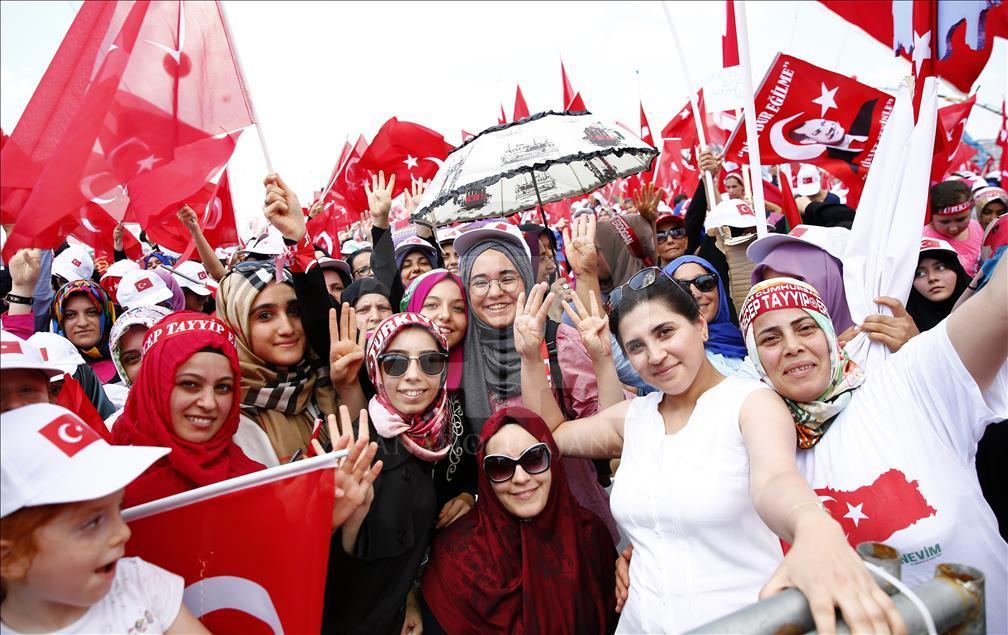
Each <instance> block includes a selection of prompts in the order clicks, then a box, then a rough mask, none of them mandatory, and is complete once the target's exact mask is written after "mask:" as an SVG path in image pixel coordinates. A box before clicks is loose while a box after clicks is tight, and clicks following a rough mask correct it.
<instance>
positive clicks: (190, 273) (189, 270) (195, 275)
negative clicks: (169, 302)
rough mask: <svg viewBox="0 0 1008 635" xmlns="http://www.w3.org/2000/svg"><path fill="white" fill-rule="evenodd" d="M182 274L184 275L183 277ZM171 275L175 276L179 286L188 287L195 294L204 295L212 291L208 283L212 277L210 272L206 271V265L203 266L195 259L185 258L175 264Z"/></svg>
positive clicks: (211, 281) (210, 282)
mask: <svg viewBox="0 0 1008 635" xmlns="http://www.w3.org/2000/svg"><path fill="white" fill-rule="evenodd" d="M176 272H177V273H176ZM179 274H181V275H179ZM182 276H185V277H184V278H183V277H182ZM172 277H173V278H175V282H177V283H179V286H180V287H182V288H183V289H189V290H190V291H192V292H193V293H195V294H196V295H204V296H206V295H210V294H211V293H213V292H212V291H211V290H210V285H211V284H212V283H213V279H212V278H211V277H210V274H208V273H207V270H206V267H204V266H203V263H200V262H196V261H195V260H186V261H185V262H183V263H181V264H178V265H175V271H173V272H172ZM190 278H191V279H190ZM193 280H199V283H198V284H197V283H195V282H193ZM214 286H216V285H214Z"/></svg>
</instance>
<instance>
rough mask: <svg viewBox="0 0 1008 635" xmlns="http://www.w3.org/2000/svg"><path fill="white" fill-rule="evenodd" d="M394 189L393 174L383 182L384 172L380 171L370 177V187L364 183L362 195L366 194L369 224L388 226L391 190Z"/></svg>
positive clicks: (390, 209)
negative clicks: (369, 212)
mask: <svg viewBox="0 0 1008 635" xmlns="http://www.w3.org/2000/svg"><path fill="white" fill-rule="evenodd" d="M393 188H395V174H393V175H392V176H390V177H389V180H388V183H386V182H385V172H383V171H380V172H378V174H376V175H374V176H372V177H371V185H370V187H369V186H368V184H367V183H364V193H365V194H367V201H368V209H369V210H370V211H371V222H372V223H374V226H375V227H385V228H388V226H389V212H391V211H392V190H393Z"/></svg>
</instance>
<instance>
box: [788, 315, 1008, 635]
mask: <svg viewBox="0 0 1008 635" xmlns="http://www.w3.org/2000/svg"><path fill="white" fill-rule="evenodd" d="M945 326H946V322H942V323H941V324H939V325H938V326H937V327H935V328H933V329H931V330H930V331H927V332H925V333H922V334H920V335H918V336H916V337H914V338H913V339H911V340H910V341H909V342H907V343H906V344H905V345H904V346H903V348H901V349H900V350H899V351H898V352H896V353H894V354H893V355H891V356H890V357H889V359H887V360H886V362H885V363H883V364H880V365H878V366H876V367H874V368H872V369H871V370H870V372H868V373H867V374H866V379H865V382H864V384H862V386H861V387H860V388H858V389H857V390H855V391H854V394H853V397H852V399H851V402H850V404H849V405H848V406H847V407H846V408H845V409H844V410H843V412H841V413H840V415H839V416H838V417H837V420H836V421H834V422H833V425H831V426H830V428H829V429H828V430H827V432H826V434H825V435H824V436H823V438H822V440H821V441H820V442H819V443H818V444H816V445H815V446H814V447H813V448H812V449H810V450H799V451H798V457H797V458H798V468H799V469H800V470H801V472H802V474H803V475H804V476H805V478H806V479H807V480H808V481H809V483H810V484H811V485H812V487H813V488H814V489H815V490H816V493H817V494H818V495H819V499H820V500H821V501H822V502H823V504H824V505H825V506H826V509H828V510H829V512H830V513H831V514H832V515H833V517H834V518H835V519H836V520H837V521H838V522H839V523H840V524H841V526H843V528H844V531H845V532H846V534H847V539H848V540H849V542H850V543H851V544H852V545H857V544H858V543H861V542H866V541H875V542H884V543H886V544H887V545H889V546H890V547H893V548H894V549H896V550H898V551H899V552H900V554H901V559H902V578H903V581H904V582H906V583H908V584H909V585H910V587H911V588H912V587H915V586H918V585H920V584H923V583H924V582H927V581H929V580H931V579H932V578H934V573H935V566H936V565H937V564H939V563H956V564H966V565H969V566H972V567H975V568H977V569H980V570H981V571H983V573H984V575H985V577H986V594H987V598H988V601H987V629H988V632H990V633H1006V632H1008V609H1006V604H1008V603H1006V602H1005V601H1004V599H1005V598H1006V597H1008V596H1006V593H1008V588H1006V578H1008V544H1005V541H1004V540H1003V539H1002V538H1001V536H1000V534H999V533H998V525H997V520H996V519H995V517H994V513H993V512H992V511H991V509H990V506H989V505H988V504H987V501H986V500H984V497H983V494H982V493H981V491H980V484H979V482H978V481H977V474H976V466H975V463H974V459H975V455H976V448H977V442H978V441H979V440H980V437H981V436H983V433H984V429H985V428H986V426H987V424H989V423H993V422H997V421H1002V420H1004V419H1006V418H1008V363H1005V364H1003V365H1002V366H1001V369H1000V372H999V373H998V375H997V377H996V378H995V380H994V382H993V384H992V385H991V386H990V388H988V389H987V390H986V391H985V392H984V393H982V394H981V392H980V389H979V388H978V386H977V384H976V382H975V381H973V378H972V376H970V374H969V372H968V371H967V370H966V368H965V367H964V366H963V364H962V362H961V361H960V359H959V356H958V355H957V354H956V351H955V349H954V348H953V347H952V343H951V342H950V341H949V338H948V333H947V332H946V330H945ZM995 598H1000V599H997V600H996V599H995Z"/></svg>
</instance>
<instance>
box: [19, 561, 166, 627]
mask: <svg viewBox="0 0 1008 635" xmlns="http://www.w3.org/2000/svg"><path fill="white" fill-rule="evenodd" d="M184 586H185V583H184V581H183V580H182V578H181V577H180V576H177V575H175V574H174V573H171V572H169V571H165V570H164V569H162V568H161V567H158V566H155V565H153V564H151V563H149V562H145V561H143V560H141V559H140V558H122V559H120V560H119V562H118V563H117V564H116V573H115V579H113V580H112V588H111V589H109V592H108V593H107V594H105V597H103V598H102V599H101V600H100V601H99V602H98V603H97V604H94V605H93V606H92V607H91V608H90V609H88V611H87V613H85V614H84V615H82V616H81V618H80V619H79V620H77V621H76V622H74V623H73V624H70V625H68V626H67V627H66V628H63V629H61V630H59V631H57V632H58V633H81V634H84V633H87V634H89V635H90V634H92V633H128V634H129V635H133V634H135V633H146V634H152V633H163V632H164V631H165V630H166V629H167V628H168V627H169V626H171V625H172V623H174V622H175V618H177V617H178V614H179V610H180V609H181V608H182V592H183V589H184ZM0 635H18V631H15V630H12V629H11V628H9V627H8V626H7V625H6V624H3V623H0Z"/></svg>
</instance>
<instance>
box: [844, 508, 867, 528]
mask: <svg viewBox="0 0 1008 635" xmlns="http://www.w3.org/2000/svg"><path fill="white" fill-rule="evenodd" d="M846 505H847V513H846V514H844V518H850V519H851V520H853V521H854V526H855V527H857V526H858V524H859V523H860V522H861V521H862V520H867V519H868V516H867V515H865V513H864V512H863V511H861V507H862V506H863V505H864V503H858V504H857V505H851V504H850V503H847V504H846Z"/></svg>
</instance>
